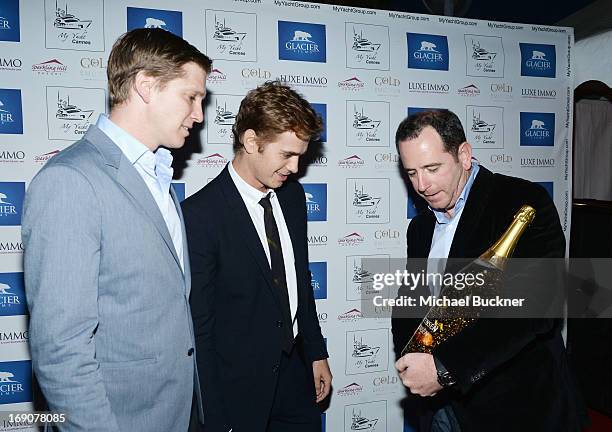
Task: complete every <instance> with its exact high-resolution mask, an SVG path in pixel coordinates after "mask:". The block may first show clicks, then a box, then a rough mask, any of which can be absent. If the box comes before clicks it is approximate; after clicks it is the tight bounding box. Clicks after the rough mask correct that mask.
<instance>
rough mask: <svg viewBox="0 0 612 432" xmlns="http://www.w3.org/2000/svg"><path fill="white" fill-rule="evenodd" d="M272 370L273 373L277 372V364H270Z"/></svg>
mask: <svg viewBox="0 0 612 432" xmlns="http://www.w3.org/2000/svg"><path fill="white" fill-rule="evenodd" d="M272 372H274V373H276V372H278V365H277V364H275V365H274V366H272Z"/></svg>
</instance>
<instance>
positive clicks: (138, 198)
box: [85, 125, 180, 267]
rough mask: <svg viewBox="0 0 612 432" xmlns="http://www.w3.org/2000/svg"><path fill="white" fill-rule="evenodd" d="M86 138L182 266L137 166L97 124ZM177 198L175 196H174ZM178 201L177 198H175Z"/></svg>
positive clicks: (164, 223) (166, 227) (88, 132)
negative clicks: (111, 169) (134, 165)
mask: <svg viewBox="0 0 612 432" xmlns="http://www.w3.org/2000/svg"><path fill="white" fill-rule="evenodd" d="M85 139H87V140H88V141H89V142H91V143H92V144H93V145H94V146H96V148H97V149H98V150H99V151H100V153H101V154H102V156H103V157H104V159H105V162H106V165H108V166H110V167H112V168H114V172H115V173H116V174H115V180H116V181H117V183H119V185H121V187H122V188H123V189H124V190H125V191H126V192H127V193H128V194H129V195H130V196H131V197H132V198H133V200H134V202H135V203H136V204H137V205H138V206H139V207H140V208H141V209H142V210H143V212H144V213H145V214H146V215H147V217H149V218H150V219H151V221H152V222H153V225H154V226H155V228H156V229H157V231H158V232H159V234H160V235H161V237H162V238H163V239H164V242H165V243H166V246H167V247H168V249H170V252H171V253H172V256H173V257H174V260H175V261H176V263H177V265H178V266H179V267H180V261H179V258H178V255H177V254H176V251H175V249H174V243H173V242H172V237H171V236H170V232H169V231H168V226H167V225H166V221H165V220H164V218H163V216H162V214H161V212H160V211H159V207H157V203H156V202H155V199H154V198H153V195H151V191H149V188H148V187H147V185H146V184H145V182H144V180H143V179H142V177H140V174H138V171H136V168H134V167H133V166H132V164H131V163H130V161H128V160H127V158H126V157H125V156H124V155H123V152H122V151H121V149H120V148H119V147H117V145H116V144H115V143H113V142H112V141H111V139H110V138H108V136H107V135H106V134H105V133H104V132H102V131H101V130H100V129H98V128H97V127H96V126H93V125H92V126H90V128H89V129H88V131H87V134H86V135H85ZM173 199H174V200H175V197H173ZM175 203H176V200H175Z"/></svg>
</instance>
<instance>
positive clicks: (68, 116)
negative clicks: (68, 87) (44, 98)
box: [55, 91, 94, 121]
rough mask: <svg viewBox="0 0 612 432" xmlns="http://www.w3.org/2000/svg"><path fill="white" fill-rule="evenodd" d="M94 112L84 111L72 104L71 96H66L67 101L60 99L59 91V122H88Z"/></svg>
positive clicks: (57, 114)
mask: <svg viewBox="0 0 612 432" xmlns="http://www.w3.org/2000/svg"><path fill="white" fill-rule="evenodd" d="M93 112H94V110H82V109H81V108H79V107H78V106H76V105H71V104H70V95H68V96H66V99H63V98H62V97H60V93H59V91H58V92H57V112H56V113H55V118H56V119H59V120H78V121H80V120H88V119H89V118H90V117H91V115H92V114H93Z"/></svg>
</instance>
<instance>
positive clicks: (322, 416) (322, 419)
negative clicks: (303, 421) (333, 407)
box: [321, 413, 325, 432]
mask: <svg viewBox="0 0 612 432" xmlns="http://www.w3.org/2000/svg"><path fill="white" fill-rule="evenodd" d="M321 432H325V413H321Z"/></svg>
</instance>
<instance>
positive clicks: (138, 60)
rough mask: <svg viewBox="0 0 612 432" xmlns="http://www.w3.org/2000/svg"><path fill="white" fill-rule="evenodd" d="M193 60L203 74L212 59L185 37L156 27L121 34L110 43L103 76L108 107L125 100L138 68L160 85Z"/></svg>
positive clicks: (207, 69) (173, 77) (179, 73)
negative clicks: (105, 78) (107, 93)
mask: <svg viewBox="0 0 612 432" xmlns="http://www.w3.org/2000/svg"><path fill="white" fill-rule="evenodd" d="M190 62H193V63H195V64H197V65H198V66H200V67H201V68H202V69H203V70H204V71H205V72H206V73H207V74H208V73H210V69H211V66H212V61H211V60H210V58H208V57H207V56H206V55H205V54H202V53H201V52H200V51H199V50H198V49H197V48H196V47H194V46H193V45H191V44H190V43H189V42H187V41H186V40H184V39H182V38H180V37H178V36H176V35H174V34H172V33H170V32H169V31H166V30H162V29H159V28H139V29H134V30H131V31H129V32H127V33H124V34H123V35H122V36H121V37H120V38H119V39H117V41H116V42H115V44H114V45H113V49H112V50H111V53H110V57H109V58H108V67H107V70H106V76H107V77H108V90H109V93H110V106H111V108H112V107H113V106H115V105H119V104H121V103H123V102H125V101H127V99H128V97H129V94H130V87H131V86H132V84H133V82H134V77H135V76H136V74H137V73H138V72H140V71H143V72H146V73H147V75H150V76H152V77H154V78H157V79H158V80H159V85H160V86H161V87H163V86H164V85H165V84H167V83H168V82H169V81H171V80H173V79H175V78H179V77H181V76H182V75H183V73H184V72H183V70H182V69H181V67H182V66H183V65H185V64H187V63H190Z"/></svg>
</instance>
